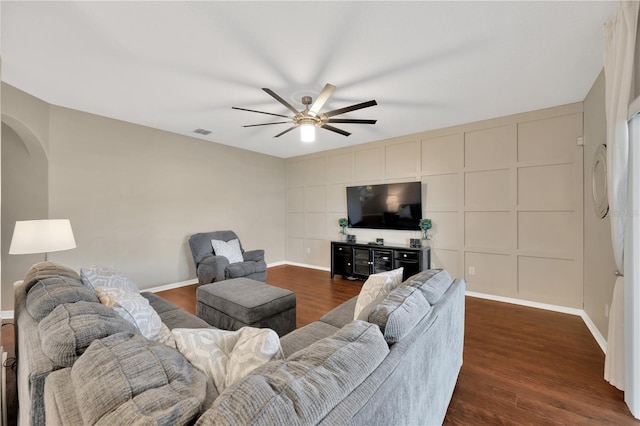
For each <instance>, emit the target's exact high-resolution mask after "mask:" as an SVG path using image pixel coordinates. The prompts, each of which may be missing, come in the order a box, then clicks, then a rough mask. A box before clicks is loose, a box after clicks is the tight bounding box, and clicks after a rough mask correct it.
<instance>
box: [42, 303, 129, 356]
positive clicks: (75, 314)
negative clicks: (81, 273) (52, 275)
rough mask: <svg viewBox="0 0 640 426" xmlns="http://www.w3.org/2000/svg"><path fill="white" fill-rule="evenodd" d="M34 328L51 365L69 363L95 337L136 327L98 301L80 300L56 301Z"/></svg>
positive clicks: (127, 330) (80, 353)
mask: <svg viewBox="0 0 640 426" xmlns="http://www.w3.org/2000/svg"><path fill="white" fill-rule="evenodd" d="M38 332H39V334H40V339H41V341H42V352H44V354H45V355H47V356H48V357H49V358H50V359H51V360H52V361H53V362H54V364H55V365H57V366H60V367H70V366H72V365H73V363H74V362H75V361H76V359H77V358H78V357H79V356H80V355H82V354H83V353H84V351H85V350H86V349H87V348H88V347H89V345H90V344H91V342H93V341H94V340H95V339H101V338H103V337H106V336H111V335H112V334H116V333H120V332H129V333H136V332H137V329H136V327H135V326H134V325H133V324H131V323H130V322H128V321H127V320H125V319H124V318H121V317H120V316H119V315H118V314H116V313H115V312H114V311H113V310H111V309H109V308H107V307H106V306H104V305H102V304H100V303H95V302H84V301H80V302H76V303H64V304H62V305H58V306H57V307H56V308H55V309H54V310H53V311H52V312H51V313H50V314H49V315H47V316H46V317H45V318H44V319H43V320H42V321H40V323H39V324H38Z"/></svg>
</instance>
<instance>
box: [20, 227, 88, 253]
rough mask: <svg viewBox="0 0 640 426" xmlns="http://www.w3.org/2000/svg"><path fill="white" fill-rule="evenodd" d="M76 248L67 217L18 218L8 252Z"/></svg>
mask: <svg viewBox="0 0 640 426" xmlns="http://www.w3.org/2000/svg"><path fill="white" fill-rule="evenodd" d="M72 248H76V240H75V239H74V238H73V231H72V230H71V222H69V220H68V219H47V220H19V221H16V227H15V228H14V230H13V238H12V239H11V246H10V247H9V254H31V253H49V252H53V251H61V250H70V249H72Z"/></svg>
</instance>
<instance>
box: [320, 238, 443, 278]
mask: <svg viewBox="0 0 640 426" xmlns="http://www.w3.org/2000/svg"><path fill="white" fill-rule="evenodd" d="M400 267H403V268H404V271H403V274H402V275H403V279H405V280H406V279H407V278H408V277H410V276H412V275H415V274H417V273H418V272H420V271H423V270H425V269H429V268H430V267H431V248H430V247H419V248H412V247H408V246H400V245H382V244H358V243H355V244H350V243H347V242H343V241H332V242H331V278H333V277H334V275H336V274H338V275H342V276H343V277H355V278H367V277H368V276H369V275H371V274H375V273H377V272H384V271H390V270H392V269H397V268H400Z"/></svg>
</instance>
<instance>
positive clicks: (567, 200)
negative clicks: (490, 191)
mask: <svg viewBox="0 0 640 426" xmlns="http://www.w3.org/2000/svg"><path fill="white" fill-rule="evenodd" d="M578 190H580V191H581V188H576V187H575V185H574V171H573V164H558V165H551V166H535V167H521V168H519V169H518V207H520V208H521V209H532V210H572V209H573V208H574V203H575V194H576V191H578Z"/></svg>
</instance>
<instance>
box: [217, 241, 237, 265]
mask: <svg viewBox="0 0 640 426" xmlns="http://www.w3.org/2000/svg"><path fill="white" fill-rule="evenodd" d="M211 246H212V247H213V252H214V253H215V254H216V256H224V257H226V258H227V259H229V263H238V262H244V258H243V257H242V250H240V241H238V239H237V238H234V239H233V240H230V241H221V240H211Z"/></svg>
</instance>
